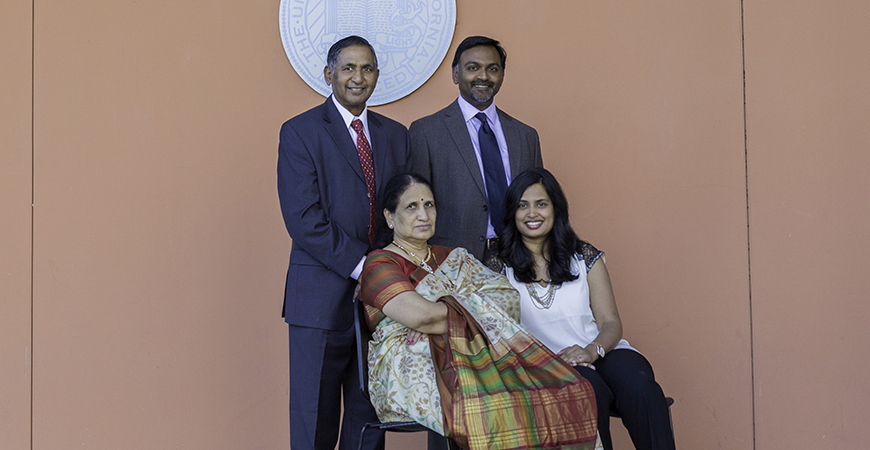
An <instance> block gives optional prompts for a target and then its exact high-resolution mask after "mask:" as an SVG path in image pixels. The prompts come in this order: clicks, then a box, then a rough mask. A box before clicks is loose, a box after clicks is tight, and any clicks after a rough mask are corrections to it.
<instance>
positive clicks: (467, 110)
mask: <svg viewBox="0 0 870 450" xmlns="http://www.w3.org/2000/svg"><path fill="white" fill-rule="evenodd" d="M459 109H460V110H461V111H462V117H463V118H464V119H465V122H466V123H467V122H468V121H470V120H471V119H474V116H475V115H477V113H480V112H482V113H484V114H486V118H487V120H489V123H491V124H493V123H496V119H497V118H498V110H497V109H496V107H495V102H492V103H491V104H490V105H489V106H488V107H487V108H486V109H484V110H483V111H481V110H479V109H477V108H475V107H474V106H472V105H471V103H468V100H465V99H464V98H462V96H461V95H460V96H459Z"/></svg>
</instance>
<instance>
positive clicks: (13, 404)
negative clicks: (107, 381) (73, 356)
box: [0, 1, 33, 449]
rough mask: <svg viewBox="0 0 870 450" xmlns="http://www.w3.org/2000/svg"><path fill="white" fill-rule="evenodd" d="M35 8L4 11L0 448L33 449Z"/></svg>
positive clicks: (14, 5)
mask: <svg viewBox="0 0 870 450" xmlns="http://www.w3.org/2000/svg"><path fill="white" fill-rule="evenodd" d="M31 19H32V2H30V1H14V2H3V3H0V447H2V448H10V449H12V448H15V449H18V448H22V449H23V448H29V446H30V382H31V376H32V374H33V368H32V355H33V347H32V345H31V335H30V331H31V329H30V326H31V320H30V318H31V311H30V305H31V301H30V300H31V299H30V292H31V289H30V287H31V280H30V261H31V258H30V256H31V255H30V250H31V243H32V241H31V236H32V234H31V206H30V204H31V200H32V196H31V192H32V170H31V167H32V153H33V151H32V150H33V146H32V145H31V143H32V140H31V136H32V134H31V117H32V108H31V106H32V101H31V93H32V90H31V73H32V72H31V68H32V64H31V55H32V51H31V49H32V46H31V42H32V41H31V39H32V38H31V36H32V34H33V33H32V24H33V21H32V20H31Z"/></svg>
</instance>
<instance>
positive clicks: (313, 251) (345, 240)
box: [278, 122, 368, 278]
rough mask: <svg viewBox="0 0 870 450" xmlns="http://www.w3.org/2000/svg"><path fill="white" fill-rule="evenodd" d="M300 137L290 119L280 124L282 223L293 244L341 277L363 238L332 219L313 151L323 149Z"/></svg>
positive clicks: (365, 246)
mask: <svg viewBox="0 0 870 450" xmlns="http://www.w3.org/2000/svg"><path fill="white" fill-rule="evenodd" d="M317 146H318V145H317V144H316V143H314V142H312V140H310V139H309V140H307V141H306V140H305V139H303V138H302V137H301V136H300V134H299V132H298V131H297V130H296V128H295V127H294V126H293V123H291V122H287V123H285V124H284V125H283V126H282V127H281V137H280V142H279V144H278V198H279V200H280V203H281V213H282V215H283V216H284V225H285V226H286V227H287V232H288V233H289V234H290V238H291V239H293V246H294V247H295V246H300V247H301V249H303V250H305V252H306V253H308V254H309V255H310V256H312V257H314V258H315V259H316V260H317V261H318V262H320V263H321V264H323V265H325V266H326V267H328V268H329V269H331V270H332V271H334V272H336V273H337V274H339V275H340V276H342V277H343V278H347V277H349V276H350V274H351V272H352V271H353V269H354V268H355V267H356V265H357V264H358V263H359V261H360V259H361V258H362V257H363V256H364V255H365V253H366V251H367V250H368V244H367V243H365V242H362V241H360V240H358V239H356V238H354V237H352V236H351V235H350V234H348V233H347V232H346V231H345V230H343V229H342V228H341V227H339V226H338V225H337V224H336V223H335V221H334V220H331V218H330V217H329V215H328V214H327V212H326V209H325V205H324V204H323V203H322V202H323V201H324V199H322V198H321V194H320V193H321V189H320V186H319V183H321V182H323V180H322V179H319V178H318V172H317V168H316V165H315V163H314V158H313V157H312V152H316V151H322V149H320V148H317Z"/></svg>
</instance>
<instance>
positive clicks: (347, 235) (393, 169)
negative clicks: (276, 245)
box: [278, 36, 409, 450]
mask: <svg viewBox="0 0 870 450" xmlns="http://www.w3.org/2000/svg"><path fill="white" fill-rule="evenodd" d="M323 75H324V78H325V79H326V83H327V84H329V85H330V86H332V95H331V96H330V97H329V98H328V99H326V102H324V103H323V104H322V105H320V106H317V107H315V108H313V109H310V110H308V111H306V112H304V113H302V114H300V115H298V116H296V117H294V118H292V119H290V120H288V121H287V122H286V123H284V125H283V126H282V127H281V140H280V144H279V147H278V196H279V198H280V201H281V212H282V213H283V215H284V223H285V224H286V226H287V231H288V232H289V233H290V237H291V238H292V239H293V246H292V249H291V251H290V267H289V269H288V271H287V282H286V288H285V294H284V316H285V320H286V322H287V323H288V325H289V327H288V328H289V340H290V348H289V353H290V355H289V357H290V444H291V448H293V449H299V450H303V449H304V450H310V449H319V450H333V449H334V448H335V444H336V441H337V440H338V429H339V416H340V411H341V399H342V397H343V399H344V403H343V405H344V418H343V421H342V426H341V440H340V441H339V448H340V449H344V450H351V449H354V450H355V449H356V448H357V445H358V440H359V433H360V430H361V428H362V424H363V423H364V422H374V421H377V416H376V414H375V411H374V408H373V407H372V405H371V403H370V402H369V401H368V400H367V399H366V398H364V397H363V396H362V394H361V393H360V390H359V386H358V381H357V371H356V368H357V364H356V352H355V341H354V332H353V309H352V307H353V304H352V296H353V292H354V288H355V286H356V285H357V281H356V278H357V277H358V276H359V273H360V271H361V270H362V265H363V262H364V261H365V255H366V253H368V251H369V250H371V245H372V243H373V241H374V236H375V231H376V230H375V224H376V223H377V220H376V219H377V214H379V213H378V207H377V193H378V191H379V189H380V187H382V186H384V185H385V184H386V182H387V181H388V180H389V179H390V178H391V177H392V176H393V175H395V174H397V173H401V172H406V171H407V170H408V164H409V159H408V158H409V149H408V146H409V140H408V132H407V130H406V129H405V127H404V126H403V125H401V124H399V123H398V122H395V121H393V120H390V119H388V118H386V117H384V116H382V115H380V114H377V113H374V112H371V111H369V110H368V109H367V108H366V101H367V100H368V99H369V97H370V96H371V94H372V91H374V89H375V85H376V83H377V80H378V65H377V57H376V56H375V52H374V49H373V48H372V47H371V45H369V43H368V42H367V41H366V40H365V39H363V38H361V37H358V36H350V37H347V38H344V39H342V40H340V41H338V42H336V43H335V44H334V45H333V46H332V48H330V50H329V54H328V56H327V66H326V67H325V68H324V70H323ZM371 437H372V440H371V442H366V443H365V446H364V448H367V449H376V448H379V449H383V448H384V439H383V434H379V433H371ZM367 440H368V435H367Z"/></svg>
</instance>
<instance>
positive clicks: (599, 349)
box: [589, 341, 607, 358]
mask: <svg viewBox="0 0 870 450" xmlns="http://www.w3.org/2000/svg"><path fill="white" fill-rule="evenodd" d="M589 347H591V349H590V350H592V353H595V355H596V356H598V357H599V358H604V355H605V354H606V353H607V352H605V351H604V346H603V345H601V344H599V343H598V342H596V341H592V343H590V344H589Z"/></svg>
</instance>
